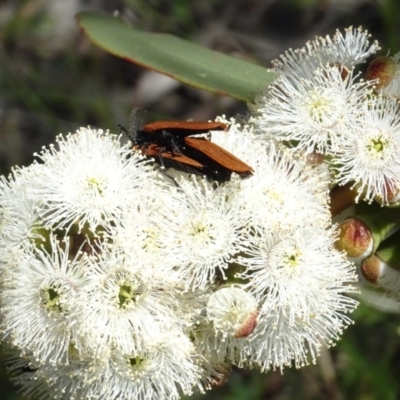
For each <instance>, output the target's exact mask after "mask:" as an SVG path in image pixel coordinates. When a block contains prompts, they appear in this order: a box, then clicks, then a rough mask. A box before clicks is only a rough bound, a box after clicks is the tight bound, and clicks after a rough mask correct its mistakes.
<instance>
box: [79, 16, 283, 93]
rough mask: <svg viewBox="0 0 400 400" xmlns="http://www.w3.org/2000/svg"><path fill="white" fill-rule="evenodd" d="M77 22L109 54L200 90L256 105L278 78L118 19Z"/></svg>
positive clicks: (91, 17)
mask: <svg viewBox="0 0 400 400" xmlns="http://www.w3.org/2000/svg"><path fill="white" fill-rule="evenodd" d="M77 20H78V23H79V25H80V27H81V28H82V30H83V32H84V33H85V35H86V36H87V37H88V38H89V39H90V40H91V41H92V42H93V43H94V44H95V45H97V46H99V47H101V48H102V49H104V50H105V51H107V52H109V53H111V54H113V55H116V56H118V57H121V58H124V59H126V60H128V61H131V62H133V63H136V64H139V65H141V66H143V67H145V68H148V69H153V70H155V71H158V72H161V73H163V74H165V75H169V76H171V77H173V78H175V79H177V80H179V81H181V82H183V83H186V84H188V85H191V86H194V87H198V88H200V89H205V90H208V91H211V92H215V93H219V94H224V95H227V96H230V97H233V98H236V99H239V100H243V101H252V100H253V99H254V96H255V95H256V94H257V92H259V91H260V90H261V89H262V88H263V87H267V86H268V85H269V84H270V83H271V81H272V79H273V78H274V76H275V74H274V73H272V72H271V71H269V70H267V69H266V68H263V67H261V66H258V65H255V64H251V63H248V62H246V61H243V60H239V59H236V58H233V57H231V56H228V55H226V54H222V53H218V52H216V51H213V50H209V49H207V48H204V47H202V46H199V45H197V44H194V43H190V42H187V41H185V40H183V39H180V38H178V37H175V36H172V35H168V34H159V33H147V32H140V31H137V30H135V29H133V28H132V27H130V26H129V25H128V24H126V23H124V22H123V21H122V20H121V19H120V18H117V17H111V16H108V15H101V14H93V13H87V12H84V13H80V14H78V15H77Z"/></svg>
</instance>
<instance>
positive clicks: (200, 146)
mask: <svg viewBox="0 0 400 400" xmlns="http://www.w3.org/2000/svg"><path fill="white" fill-rule="evenodd" d="M144 114H145V111H144V110H143V109H141V108H135V109H133V111H132V113H131V116H130V123H129V131H127V130H126V129H125V128H124V127H123V126H121V125H118V127H119V129H120V131H121V132H123V133H126V134H127V135H128V137H129V138H130V140H131V142H132V144H133V146H134V149H135V150H140V151H141V152H142V153H143V154H144V155H146V156H148V157H153V158H155V159H156V160H157V161H158V162H159V163H160V164H161V166H163V167H167V168H168V167H172V168H175V169H178V170H181V171H184V172H189V173H196V174H201V175H205V176H207V177H209V178H211V179H213V180H215V181H218V182H225V181H228V180H229V179H230V177H231V175H232V172H235V173H237V174H238V175H239V176H241V177H247V176H249V175H251V174H252V173H253V172H254V171H253V169H252V168H251V167H250V166H249V165H247V164H246V163H245V162H243V161H242V160H240V159H239V158H237V157H236V156H234V155H233V154H232V153H230V152H229V151H227V150H225V149H224V148H222V147H221V146H219V145H217V144H216V143H213V142H211V141H210V140H209V139H208V138H205V137H196V136H193V135H198V134H208V133H209V132H210V131H213V130H222V131H224V130H226V128H227V126H226V125H225V124H224V123H222V122H203V121H156V122H152V123H149V124H146V125H144V126H143V128H141V125H142V121H143V117H144Z"/></svg>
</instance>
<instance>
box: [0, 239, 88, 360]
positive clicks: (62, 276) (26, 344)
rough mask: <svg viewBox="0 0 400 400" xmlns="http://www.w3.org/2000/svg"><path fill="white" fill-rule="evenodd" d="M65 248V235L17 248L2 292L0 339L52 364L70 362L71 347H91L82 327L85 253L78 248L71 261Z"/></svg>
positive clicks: (84, 291) (83, 349)
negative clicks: (38, 245) (60, 239)
mask: <svg viewBox="0 0 400 400" xmlns="http://www.w3.org/2000/svg"><path fill="white" fill-rule="evenodd" d="M47 247H48V248H47ZM69 250H70V243H69V241H68V239H65V240H63V242H62V243H59V242H57V240H56V238H55V237H54V236H51V237H50V239H49V243H48V244H47V246H46V247H43V249H35V248H32V249H30V250H27V249H26V250H25V251H22V250H15V251H14V252H13V257H12V259H11V257H10V260H9V264H8V268H7V271H6V272H5V276H4V283H3V286H2V288H3V290H2V292H1V295H0V300H1V309H0V310H1V314H2V323H1V329H2V338H3V340H6V341H9V342H10V343H11V345H13V346H14V347H17V348H19V349H20V350H21V351H29V352H31V353H32V354H33V356H34V357H35V360H38V361H39V362H49V363H51V364H53V365H56V364H59V363H61V364H62V363H68V352H69V349H70V347H71V346H74V347H75V348H76V349H77V350H78V351H79V352H80V353H82V354H85V353H88V352H90V346H88V342H87V338H85V337H83V336H82V332H81V330H80V328H81V318H82V315H84V310H85V304H86V288H87V286H88V280H87V278H86V276H85V274H84V273H83V271H85V270H86V268H87V262H86V257H84V256H83V255H82V254H80V253H79V252H78V253H77V254H76V256H75V258H74V259H73V260H69V258H68V256H69Z"/></svg>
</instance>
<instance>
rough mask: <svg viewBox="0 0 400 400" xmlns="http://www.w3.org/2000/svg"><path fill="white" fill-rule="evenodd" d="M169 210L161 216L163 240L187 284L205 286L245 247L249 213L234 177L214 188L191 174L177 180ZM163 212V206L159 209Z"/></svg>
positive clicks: (222, 271)
mask: <svg viewBox="0 0 400 400" xmlns="http://www.w3.org/2000/svg"><path fill="white" fill-rule="evenodd" d="M178 185H179V189H180V190H179V191H178V193H177V196H176V197H175V198H174V204H173V209H172V208H171V209H170V210H169V212H168V213H166V214H165V215H163V216H162V219H161V221H162V223H164V224H165V225H166V227H167V229H164V232H166V233H167V235H166V236H165V237H163V240H165V242H166V243H168V244H169V246H170V247H169V248H170V250H171V251H172V252H173V253H171V255H172V254H173V255H174V257H175V267H176V269H177V272H178V273H179V275H180V278H181V279H182V281H184V282H186V283H187V286H188V287H192V288H200V289H202V288H205V287H206V285H208V284H211V283H212V282H213V280H214V278H215V276H216V274H218V273H220V274H221V275H222V276H224V270H225V269H227V268H228V266H229V263H230V262H231V261H233V259H234V256H235V255H236V254H237V253H238V252H240V251H241V250H242V249H243V248H244V247H245V242H244V240H245V239H244V238H245V236H244V232H245V231H246V229H247V222H248V220H249V218H250V215H249V213H248V212H247V210H245V209H244V208H243V207H242V206H241V202H240V198H239V197H238V196H237V194H238V193H239V191H238V184H237V183H236V181H235V180H233V181H231V182H227V183H226V184H225V185H220V186H218V187H216V188H214V187H213V184H212V183H210V182H208V181H206V180H204V179H197V178H196V177H192V179H188V180H183V179H181V180H180V181H178ZM162 210H163V211H165V209H162Z"/></svg>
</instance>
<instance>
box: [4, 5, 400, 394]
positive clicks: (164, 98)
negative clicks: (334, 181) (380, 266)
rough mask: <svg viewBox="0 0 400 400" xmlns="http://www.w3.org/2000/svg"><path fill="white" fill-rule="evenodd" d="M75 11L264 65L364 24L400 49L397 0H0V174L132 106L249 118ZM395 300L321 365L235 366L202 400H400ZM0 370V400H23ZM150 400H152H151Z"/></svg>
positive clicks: (363, 310) (365, 311)
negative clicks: (147, 62)
mask: <svg viewBox="0 0 400 400" xmlns="http://www.w3.org/2000/svg"><path fill="white" fill-rule="evenodd" d="M79 11H105V12H109V13H113V12H115V11H118V12H119V14H120V15H121V16H123V17H124V18H125V19H126V20H127V21H129V22H130V23H131V24H132V25H134V26H135V27H137V28H140V29H143V30H146V31H153V32H168V33H172V34H175V35H178V36H180V37H183V38H186V39H189V40H191V41H194V42H196V43H199V44H202V45H204V46H207V47H209V48H212V49H215V50H219V51H222V52H225V53H228V54H231V55H234V56H236V57H241V58H243V59H247V60H250V61H253V62H256V63H260V64H262V65H265V66H269V65H270V61H271V60H272V59H274V58H276V57H277V56H278V55H279V54H280V53H282V52H283V51H285V50H286V49H287V48H289V47H293V48H297V47H301V46H302V45H303V44H304V42H305V41H306V40H308V39H312V38H314V36H315V35H325V34H333V33H334V31H335V29H336V28H344V27H347V26H349V25H354V26H358V25H362V26H363V27H364V28H367V29H368V30H369V31H370V32H371V34H372V35H373V38H376V39H378V40H379V41H380V43H381V47H382V50H381V54H386V52H387V51H388V50H389V49H390V50H391V52H392V53H395V52H397V51H398V50H400V1H399V0H380V1H373V0H337V1H334V0H331V1H329V0H291V1H290V0H285V1H280V0H235V1H231V0H203V1H200V0H192V1H190V0H173V1H162V0H119V1H118V0H47V1H46V0H25V1H17V0H8V1H7V0H0V171H1V173H2V174H7V173H8V172H9V171H10V168H11V166H13V165H27V164H29V163H31V162H32V159H33V156H32V154H33V153H34V152H35V151H39V150H40V149H41V147H42V146H44V145H48V144H49V143H51V142H53V141H54V138H55V135H57V134H58V133H60V132H62V133H67V132H73V131H75V130H76V129H77V128H79V127H80V126H87V125H91V126H93V127H96V128H103V129H110V130H111V131H114V132H115V131H116V126H117V124H118V123H122V124H127V119H128V115H129V111H130V109H131V108H132V107H134V106H141V107H144V108H146V109H147V110H148V111H149V113H148V120H149V121H150V120H151V119H162V118H166V117H171V118H177V119H187V118H192V119H198V120H207V119H210V118H214V117H215V116H216V115H220V114H226V115H227V116H228V117H230V116H235V115H236V114H245V113H246V105H245V104H243V103H240V102H238V101H236V100H233V99H230V98H226V97H219V96H217V95H214V94H210V93H206V92H204V91H201V90H197V89H192V88H190V87H185V86H183V85H182V84H181V83H178V82H175V81H173V80H172V79H170V78H168V77H165V76H162V75H159V74H157V73H154V72H151V71H145V70H143V69H141V68H139V67H137V66H135V65H132V64H129V63H127V62H125V61H123V60H121V59H117V58H115V57H112V56H109V55H108V54H106V53H104V52H103V51H102V50H100V49H98V48H96V47H94V46H93V45H91V44H90V43H89V42H88V41H87V40H86V39H85V37H83V35H82V34H81V32H80V31H79V29H78V28H77V26H76V23H75V20H74V15H75V14H76V13H77V12H79ZM398 310H400V306H399V307H395V308H394V312H393V313H391V314H389V313H383V312H379V311H376V310H374V309H373V308H370V307H368V306H366V305H362V306H360V307H359V309H358V310H357V311H356V313H355V314H354V315H353V317H354V319H355V324H354V325H353V326H351V327H350V328H348V329H347V330H346V331H345V333H344V335H343V339H342V340H341V341H340V342H339V343H338V344H337V346H336V347H334V348H332V349H330V350H326V351H324V352H323V354H322V356H321V357H320V358H319V360H318V364H317V365H312V366H309V367H305V368H302V369H300V370H297V371H296V370H294V369H287V370H285V371H284V374H281V372H280V371H271V372H268V373H266V374H260V373H259V372H256V371H251V372H249V371H239V370H235V371H234V372H233V374H232V376H231V379H230V381H229V383H228V384H226V385H225V386H223V387H221V388H218V389H217V390H214V391H213V392H209V393H208V394H207V395H205V396H200V397H199V398H203V399H204V400H211V399H223V400H245V399H246V400H247V399H252V400H261V399H265V400H266V399H271V400H287V399H300V400H301V399H306V400H314V399H328V400H331V399H332V400H341V399H356V400H358V399H360V400H373V399H379V400H381V399H383V400H392V399H393V400H395V399H400V318H399V313H398ZM3 364H4V363H3V362H1V363H0V365H1V370H0V387H1V394H0V400H20V399H22V397H21V396H19V395H18V394H17V391H16V389H15V388H13V386H12V385H11V384H10V383H9V382H8V379H7V376H6V373H5V369H4V365H3ZM149 400H150V399H149Z"/></svg>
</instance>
